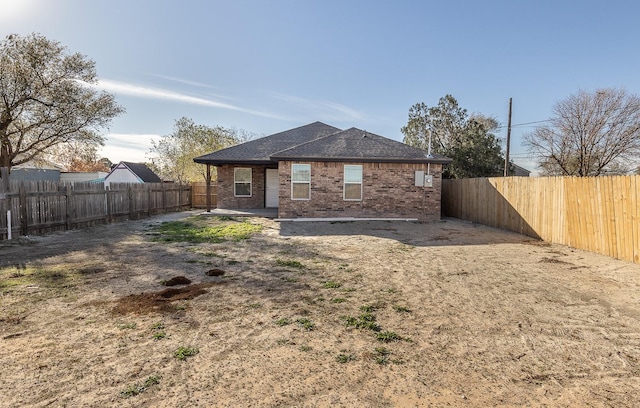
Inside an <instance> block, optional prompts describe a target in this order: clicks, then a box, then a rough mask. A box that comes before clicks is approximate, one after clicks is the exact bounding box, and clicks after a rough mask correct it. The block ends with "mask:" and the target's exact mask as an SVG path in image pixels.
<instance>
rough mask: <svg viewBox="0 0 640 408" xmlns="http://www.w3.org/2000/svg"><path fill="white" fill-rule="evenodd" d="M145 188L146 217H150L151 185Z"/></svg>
mask: <svg viewBox="0 0 640 408" xmlns="http://www.w3.org/2000/svg"><path fill="white" fill-rule="evenodd" d="M145 187H146V188H147V217H151V194H152V193H153V187H152V185H151V184H147V185H145Z"/></svg>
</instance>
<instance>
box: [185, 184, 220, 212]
mask: <svg viewBox="0 0 640 408" xmlns="http://www.w3.org/2000/svg"><path fill="white" fill-rule="evenodd" d="M217 198H218V194H217V186H216V183H215V182H212V183H211V208H216V205H217V203H218V200H217ZM191 206H192V207H193V208H207V183H205V182H194V183H191Z"/></svg>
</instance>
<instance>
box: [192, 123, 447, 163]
mask: <svg viewBox="0 0 640 408" xmlns="http://www.w3.org/2000/svg"><path fill="white" fill-rule="evenodd" d="M279 160H314V161H359V162H403V163H449V162H451V159H449V158H447V157H445V156H441V155H436V154H434V155H431V156H430V157H428V156H427V153H426V152H425V151H424V150H421V149H418V148H416V147H412V146H409V145H407V144H404V143H400V142H396V141H395V140H391V139H387V138H386V137H382V136H379V135H376V134H374V133H370V132H367V131H364V130H360V129H357V128H350V129H347V130H340V129H338V128H335V127H333V126H329V125H326V124H324V123H322V122H314V123H311V124H309V125H305V126H301V127H298V128H295V129H291V130H287V131H284V132H280V133H276V134H274V135H271V136H267V137H263V138H261V139H256V140H252V141H249V142H246V143H242V144H239V145H236V146H232V147H228V148H226V149H222V150H218V151H215V152H213V153H209V154H206V155H204V156H200V157H196V158H195V159H193V161H195V162H196V163H204V164H213V165H219V164H235V163H247V164H275V163H277V162H278V161H279Z"/></svg>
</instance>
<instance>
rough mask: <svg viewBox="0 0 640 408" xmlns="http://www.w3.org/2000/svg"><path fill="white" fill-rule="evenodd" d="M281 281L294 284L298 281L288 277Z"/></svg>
mask: <svg viewBox="0 0 640 408" xmlns="http://www.w3.org/2000/svg"><path fill="white" fill-rule="evenodd" d="M282 280H283V281H285V282H289V283H295V282H297V281H298V279H296V278H292V277H290V276H285V277H283V278H282Z"/></svg>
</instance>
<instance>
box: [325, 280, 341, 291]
mask: <svg viewBox="0 0 640 408" xmlns="http://www.w3.org/2000/svg"><path fill="white" fill-rule="evenodd" d="M323 286H324V288H325V289H337V288H339V287H340V286H342V284H340V283H339V282H334V281H326V282H325V283H324V284H323Z"/></svg>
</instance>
